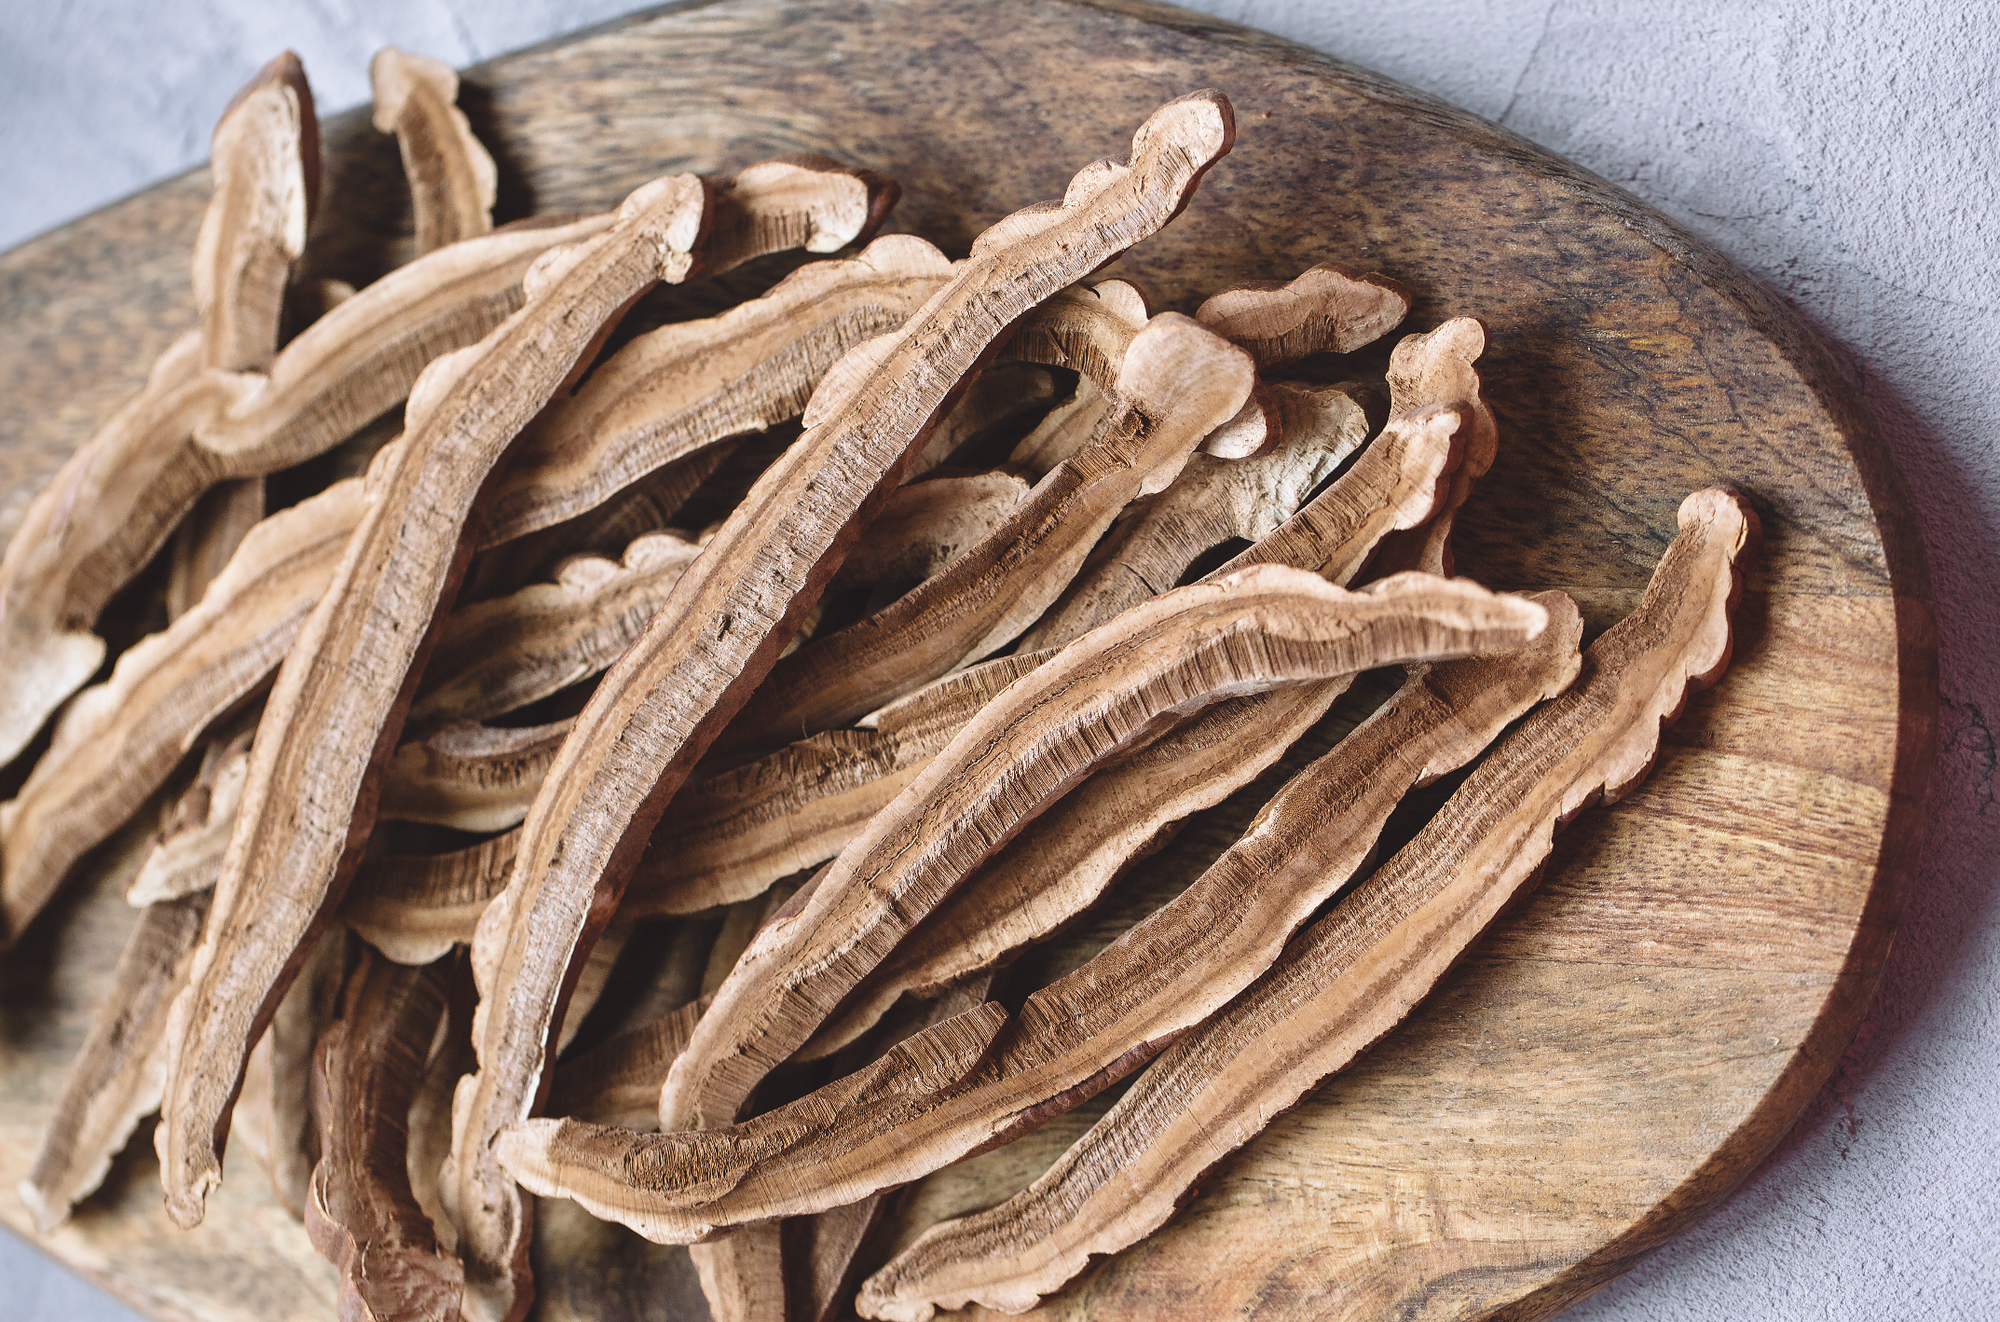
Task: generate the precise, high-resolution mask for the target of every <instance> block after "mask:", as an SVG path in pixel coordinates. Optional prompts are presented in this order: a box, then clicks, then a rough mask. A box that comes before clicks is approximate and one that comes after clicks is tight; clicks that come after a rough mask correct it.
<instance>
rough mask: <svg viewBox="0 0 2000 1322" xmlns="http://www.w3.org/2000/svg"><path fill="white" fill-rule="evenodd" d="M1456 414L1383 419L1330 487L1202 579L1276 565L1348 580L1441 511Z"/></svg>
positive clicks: (1429, 412)
mask: <svg viewBox="0 0 2000 1322" xmlns="http://www.w3.org/2000/svg"><path fill="white" fill-rule="evenodd" d="M1464 416H1465V415H1464V413H1463V412H1462V411H1461V410H1460V409H1459V408H1458V406H1456V405H1442V406H1440V407H1437V408H1430V409H1424V410H1422V411H1421V412H1418V413H1413V414H1407V415H1404V416H1402V417H1392V418H1390V419H1389V425H1388V426H1386V427H1384V428H1383V429H1382V434H1381V435H1380V436H1377V437H1376V438H1375V439H1374V441H1372V442H1371V443H1370V444H1369V445H1368V448H1367V449H1365V450H1363V451H1362V452H1361V455H1360V457H1359V458H1358V459H1356V460H1355V461H1354V464H1353V466H1352V467H1350V468H1349V469H1348V470H1347V471H1346V472H1345V473H1342V474H1341V475H1340V477H1339V478H1337V479H1336V480H1335V481H1334V483H1333V485H1332V486H1330V487H1328V488H1327V489H1326V490H1324V491H1322V492H1320V493H1319V494H1318V495H1317V496H1314V497H1313V498H1312V499H1311V500H1309V501H1307V502H1306V503H1305V506H1304V507H1303V508H1302V509H1300V510H1299V512H1298V513H1296V514H1294V515H1293V516H1292V517H1291V518H1289V519H1286V520H1285V521H1284V522H1283V523H1281V524H1279V525H1278V527H1277V529H1276V530H1275V531H1273V532H1271V533H1268V534H1266V535H1265V536H1264V537H1263V538H1261V539H1260V540H1258V542H1257V543H1256V544H1255V545H1253V546H1251V547H1250V548H1249V549H1248V550H1246V551H1244V552H1243V554H1241V555H1239V556H1237V557H1236V558H1235V559H1233V560H1231V561H1230V562H1229V563H1228V564H1226V565H1224V566H1222V568H1220V569H1218V570H1216V571H1215V573H1213V574H1211V575H1209V578H1210V579H1215V578H1219V577H1220V576H1222V575H1224V574H1233V573H1235V572H1237V571H1238V570H1241V569H1247V568H1249V567H1250V566H1252V565H1268V564H1279V565H1290V566H1292V567H1293V568H1295V569H1310V570H1312V571H1313V572H1315V573H1317V574H1319V575H1320V576H1321V577H1322V578H1325V579H1326V580H1327V581H1328V582H1330V583H1349V582H1352V581H1353V579H1354V576H1355V575H1356V574H1358V573H1360V572H1361V569H1362V566H1363V565H1366V564H1368V563H1369V557H1370V556H1371V555H1372V554H1374V552H1375V551H1376V550H1377V549H1378V548H1380V547H1381V546H1382V545H1383V543H1385V542H1386V541H1387V540H1388V539H1389V538H1390V536H1391V535H1393V534H1394V533H1396V532H1398V531H1400V530H1403V529H1414V528H1418V527H1422V526H1428V524H1427V523H1426V521H1427V520H1430V519H1433V518H1435V517H1436V516H1437V515H1439V514H1440V513H1446V512H1447V511H1444V510H1442V509H1441V508H1440V505H1441V502H1440V499H1439V497H1440V495H1441V494H1442V493H1443V492H1444V491H1445V490H1446V484H1447V483H1448V482H1449V481H1450V478H1451V475H1452V474H1453V473H1454V472H1455V471H1456V469H1455V465H1456V464H1457V463H1458V461H1459V456H1460V450H1459V446H1458V442H1457V437H1458V435H1459V433H1460V432H1461V431H1462V430H1463V425H1462V424H1463V419H1464ZM1447 521H1448V520H1447ZM1377 564H1378V567H1379V560H1378V561H1377Z"/></svg>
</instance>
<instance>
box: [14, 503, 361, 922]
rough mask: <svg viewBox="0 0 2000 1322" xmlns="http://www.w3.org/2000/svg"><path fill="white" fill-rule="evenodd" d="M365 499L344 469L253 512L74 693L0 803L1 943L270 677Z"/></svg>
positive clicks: (330, 575) (322, 587) (336, 560)
mask: <svg viewBox="0 0 2000 1322" xmlns="http://www.w3.org/2000/svg"><path fill="white" fill-rule="evenodd" d="M366 507H367V498H366V494H365V492H364V490H363V484H362V483H361V482H360V481H359V480H355V479H350V480H348V481H346V482H342V483H338V484H336V485H335V486H333V487H330V488H328V489H327V490H326V491H324V492H322V493H320V494H319V495H317V496H315V497H313V498H312V499H310V500H307V501H304V502H302V503H301V504H298V505H294V506H292V507H291V508H290V509H287V510H281V511H280V512H279V513H277V514H275V515H273V516H272V517H270V518H268V519H266V520H264V521H263V522H262V523H260V524H258V525H257V527H256V528H254V529H253V530H252V531H251V534H250V536H249V537H247V538H245V539H244V542H243V545H242V546H240V547H238V548H237V553H236V554H235V555H234V556H232V557H231V559H230V563H229V565H228V567H227V568H225V569H224V571H223V573H222V575H221V576H220V577H219V578H217V579H216V580H215V582H213V583H211V584H210V585H209V588H208V591H207V592H206V593H204V594H203V596H202V599H201V602H200V604H199V605H197V606H196V608H195V609H194V610H193V611H191V612H189V613H188V614H186V615H183V616H181V617H180V618H179V619H178V620H176V621H174V623H173V624H171V625H169V626H168V627H167V628H166V630H164V631H163V632H161V633H157V634H153V635H151V636H149V637H147V638H145V639H144V640H142V641H141V642H139V643H138V644H137V645H135V646H134V647H132V648H131V649H130V650H129V651H127V652H126V653H125V654H124V655H123V656H121V657H119V658H118V664H117V666H115V667H114V668H113V669H112V672H111V678H110V679H108V680H106V681H105V682H104V683H103V684H100V685H97V686H96V687H94V688H91V689H87V690H85V691H84V692H83V693H82V694H80V695H78V697H77V699H76V700H75V701H74V702H72V703H71V704H70V706H69V708H68V709H67V710H66V711H64V713H63V715H62V718H61V719H60V720H59V721H58V722H57V724H56V730H55V735H54V739H53V742H51V744H50V745H49V751H48V753H47V754H45V755H44V756H43V757H42V759H41V760H40V761H39V762H38V763H36V765H35V769H34V771H33V772H32V773H31V774H30V775H29V777H28V779H27V781H26V782H25V783H23V785H22V786H21V791H20V793H19V794H18V795H16V796H15V798H14V799H13V800H12V801H11V802H9V803H7V804H5V805H0V839H4V841H5V845H6V848H5V850H4V858H0V915H4V919H5V933H4V935H5V937H6V939H8V940H12V939H13V938H15V937H17V936H18V935H19V934H20V933H21V931H22V930H23V929H24V928H25V927H26V926H27V924H28V921H29V920H30V919H31V918H33V917H34V915H35V914H36V913H37V912H39V911H40V909H41V907H42V905H43V904H45V903H46V902H47V901H48V899H49V897H50V896H51V895H53V894H54V893H55V891H56V888H57V887H58V886H59V885H60V884H61V882H62V879H63V877H64V875H65V874H66V873H67V872H68V871H69V869H70V867H71V865H72V864H74V863H75V862H76V860H77V859H79V858H81V857H82V856H83V855H84V854H85V853H86V852H88V851H89V850H90V849H91V848H93V847H94V846H95V845H97V843H98V842H99V841H101V840H103V839H104V838H105V837H106V836H108V835H109V834H110V833H111V832H112V831H113V830H116V829H117V827H118V826H119V825H120V824H121V823H123V822H124V821H125V820H126V819H127V818H129V817H131V815H132V814H133V813H134V812H136V811H137V810H138V808H139V805H140V804H141V803H143V802H145V800H146V796H147V795H149V794H151V793H152V792H153V791H154V790H156V789H158V788H159V787H160V786H161V784H163V783H164V782H165V781H166V779H167V777H168V775H169V774H171V773H172V771H173V769H174V767H175V765H176V764H178V763H179V762H180V760H181V758H182V756H183V755H185V754H186V753H187V751H188V750H189V749H190V748H191V747H192V746H193V745H194V743H195V741H196V739H198V738H199V737H200V735H201V732H202V731H203V730H204V729H206V728H207V727H208V725H209V724H210V723H211V722H212V721H214V720H215V719H216V718H218V717H220V716H222V715H223V714H224V713H226V712H228V711H229V710H230V709H231V708H232V707H234V706H235V705H236V704H237V703H238V702H240V701H241V700H242V699H243V698H244V697H246V696H248V695H249V694H250V693H252V692H254V691H255V690H256V689H257V688H258V687H259V686H260V685H262V684H263V683H264V682H265V681H266V680H267V679H269V678H270V676H271V673H272V672H273V671H274V670H276V669H277V667H278V664H279V663H280V662H281V661H282V660H283V659H284V657H285V654H286V652H287V651H289V650H290V648H291V646H292V641H293V639H294V638H296V637H297V636H298V633H299V630H300V629H301V628H302V627H303V625H304V623H305V618H306V616H307V615H308V614H309V613H310V612H311V610H312V608H313V604H314V603H315V602H316V601H317V600H318V599H319V597H320V595H321V593H323V592H324V591H325V590H326V585H327V583H328V582H330V581H331V580H332V578H333V573H334V568H335V566H336V565H337V564H338V563H339V560H340V556H341V554H342V552H343V551H344V550H345V548H346V546H347V539H348V537H349V536H350V534H351V533H352V532H353V530H354V528H355V526H356V524H358V523H359V522H360V519H361V515H362V512H363V511H364V510H365V509H366Z"/></svg>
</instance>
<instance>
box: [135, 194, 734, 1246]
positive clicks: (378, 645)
mask: <svg viewBox="0 0 2000 1322" xmlns="http://www.w3.org/2000/svg"><path fill="white" fill-rule="evenodd" d="M707 219H708V213H707V193H706V190H705V188H704V186H703V185H702V183H701V182H700V181H699V180H697V179H695V178H694V177H693V176H691V175H682V176H677V177H672V178H667V179H660V180H656V181H654V182H653V183H650V184H647V185H646V186H645V187H643V188H641V189H640V190H639V191H638V192H636V193H634V194H633V195H632V196H631V197H630V198H628V199H627V200H626V202H625V205H624V206H623V207H622V208H621V209H620V211H619V216H618V220H617V222H616V223H615V224H614V225H613V226H612V227H611V228H610V229H609V230H607V231H606V232H604V233H603V234H601V235H599V236H598V237H597V238H595V239H591V240H589V241H587V242H585V243H583V244H579V245H577V246H575V247H573V248H564V249H556V250H553V251H551V252H550V253H549V254H548V255H547V256H546V257H545V258H544V259H543V260H542V261H540V262H538V263H537V264H536V266H535V268H534V269H533V270H532V271H530V272H529V274H528V276H527V277H526V279H525V287H526V289H527V291H528V301H527V302H526V304H524V305H523V307H522V309H521V311H520V312H518V313H515V314H514V315H513V316H512V317H510V318H508V319H507V321H505V322H503V323H502V324H501V325H500V326H499V327H498V328H496V329H495V330H494V331H493V332H492V334H490V335H489V336H488V337H487V338H486V339H485V340H483V341H481V342H480V343H479V344H478V345H476V346H473V347H471V348H468V349H461V350H458V351H456V352H454V353H452V354H449V355H447V356H445V357H444V358H442V359H439V360H438V361H437V362H435V363H433V364H432V365H431V366H430V367H428V368H426V369H425V374H424V376H423V378H422V379H420V380H419V381H418V382H417V385H416V386H415V387H414V388H413V389H412V392H411V400H410V404H409V407H408V409H407V410H406V417H405V432H404V437H403V441H402V444H401V445H400V447H398V449H397V452H396V453H395V454H394V455H393V456H392V457H391V458H390V459H389V460H388V462H387V464H386V471H385V472H384V474H383V477H382V480H381V483H380V487H379V490H377V491H375V492H373V493H371V499H370V501H369V504H368V509H367V512H366V514H365V515H364V516H363V518H362V521H361V523H360V526H359V527H357V528H356V529H355V532H354V535H353V538H352V540H351V541H350V542H349V544H348V549H347V553H346V554H345V556H344V557H343V558H342V560H341V562H340V566H339V568H338V570H337V571H336V573H335V575H334V578H333V582H332V583H331V585H330V586H329V587H328V589H327V591H326V593H325V594H324V595H323V596H322V597H321V598H320V602H319V604H318V606H317V607H316V608H315V609H314V611H313V613H312V615H311V616H310V617H309V618H308V620H307V622H306V624H305V626H304V629H303V630H302V632H301V634H300V637H299V639H298V641H297V643H296V644H295V645H294V648H293V650H292V652H291V654H290V660H289V663H288V664H286V665H284V666H282V667H281V668H280V670H279V672H278V680H277V683H276V686H275V687H274V689H273V691H272V694H271V697H270V699H269V701H268V702H267V703H266V705H265V709H264V719H263V721H262V722H261V723H260V724H259V726H258V733H259V737H258V738H257V740H256V741H255V742H254V743H253V744H252V746H251V761H250V777H249V782H248V785H247V787H246V789H245V791H244V796H243V804H242V807H241V809H240V810H239V811H238V813H237V819H236V830H235V834H234V835H233V836H232V837H231V839H230V847H229V852H228V854H227V856H226V858H225V860H224V864H223V870H222V877H221V879H220V881H219V882H218V883H217V892H216V907H215V909H214V911H213V912H212V913H211V915H210V925H209V932H208V933H207V935H206V936H205V938H204V940H203V942H202V947H201V952H200V953H199V954H198V955H197V956H196V959H195V970H194V975H193V977H192V979H191V980H190V982H189V986H188V989H187V990H186V992H184V993H183V994H182V996H181V998H180V1000H179V1001H178V1002H177V1005H176V1009H175V1013H174V1021H173V1023H174V1030H173V1034H172V1036H173V1040H174V1055H173V1065H172V1068H171V1072H170V1077H169V1082H168V1086H167V1101H166V1106H165V1108H164V1113H163V1114H164V1119H163V1121H162V1123H161V1125H160V1128H159V1129H158V1130H157V1131H156V1138H157V1145H158V1146H159V1148H160V1151H161V1154H162V1160H161V1178H162V1182H163V1183H164V1184H165V1185H166V1188H167V1201H168V1209H169V1212H170V1213H171V1214H172V1215H173V1217H174V1219H175V1220H176V1221H177V1222H179V1223H180V1224H181V1225H184V1226H189V1225H194V1224H196V1223H198V1222H199V1221H200V1219H201V1214H202V1201H203V1199H204V1198H205V1196H206V1194H207V1191H208V1190H209V1189H210V1188H212V1187H213V1186H214V1184H215V1183H216V1182H217V1181H218V1180H219V1179H220V1178H221V1162H220V1152H221V1148H222V1145H223V1144H224V1143H225V1142H226V1141H227V1138H228V1119H229V1108H230V1105H231V1104H232V1102H233V1101H234V1097H235V1093H236V1089H237V1085H238V1080H239V1078H240V1077H241V1074H242V1069H243V1057H244V1054H245V1052H246V1051H247V1050H248V1048H249V1043H250V1042H252V1041H254V1040H255V1038H256V1036H257V1030H258V1029H259V1028H260V1027H261V1025H262V1024H263V1023H264V1022H265V1020H266V1019H267V1018H268V1017H269V1015H270V1013H271V1011H272V1009H273V1008H274V1007H275V1004H276V1002H277V1001H278V1000H279V999H280V998H281V997H282V996H283V994H284V990H285V987H286V984H287V983H288V981H289V979H290V973H291V970H292V967H293V966H294V954H293V952H294V951H295V950H297V949H298V948H299V947H301V946H302V945H305V944H307V943H309V942H310V941H311V940H312V938H313V936H314V934H315V933H316V931H317V930H318V929H319V927H321V926H322V925H323V924H324V922H325V921H326V918H327V916H328V912H329V910H330V909H332V908H334V907H337V906H338V904H339V901H340V895H341V892H342V891H343V890H345V888H346V882H347V879H348V877H349V876H350V875H351V873H352V871H353V866H354V864H355V863H356V862H358V861H359V854H360V846H361V844H362V842H363V841H364V840H365V839H366V836H367V833H368V830H369V828H370V827H371V826H372V825H373V818H374V811H373V808H374V797H375V796H374V793H373V791H374V788H375V786H374V784H373V783H371V782H373V781H374V780H375V778H376V776H375V773H376V772H377V771H378V768H379V764H380V763H382V762H385V761H387V759H388V754H389V752H390V750H391V749H393V747H394V741H395V737H396V734H397V733H398V732H399V729H400V727H401V724H402V720H401V718H402V716H403V714H404V712H405V711H406V710H407V708H408V703H409V700H410V693H409V689H410V684H409V682H408V679H409V677H410V676H411V672H412V670H413V663H414V662H415V661H416V660H417V658H418V655H419V653H420V651H421V650H422V648H423V647H424V646H425V644H426V640H427V639H428V638H429V637H430V636H431V634H432V632H433V631H432V619H431V617H432V614H433V612H434V611H435V610H436V609H437V606H438V603H439V601H440V599H441V598H446V597H448V594H449V593H450V592H451V590H452V589H454V588H455V587H456V584H457V580H458V578H459V576H460V575H462V574H463V572H464V570H465V565H466V560H467V558H468V556H469V553H470V552H469V548H468V549H467V550H466V551H464V552H461V551H460V550H459V544H460V540H461V539H460V536H459V533H460V529H461V527H462V525H463V521H464V518H465V515H466V512H467V511H468V509H469V508H470V506H471V503H472V500H473V498H474V496H475V495H476V494H477V492H478V488H479V485H480V483H481V481H482V480H483V479H484V477H485V474H486V471H487V469H488V468H489V467H490V466H491V464H492V462H493V461H494V460H495V459H497V458H498V457H499V455H500V453H501V452H502V451H503V450H504V449H505V448H506V446H507V444H508V443H509V442H511V441H512V440H513V438H514V436H515V435H516V434H518V432H519V430H520V428H521V427H522V426H523V425H525V423H526V422H527V421H528V419H529V418H531V417H533V416H534V414H535V413H536V412H537V411H539V410H540V408H541V407H542V406H543V405H544V404H545V403H546V402H547V401H548V399H549V397H550V396H551V395H553V394H554V393H555V391H556V390H557V389H558V388H559V387H560V386H561V385H562V384H563V381H564V379H565V378H566V377H567V376H568V375H569V373H570V372H571V370H572V369H573V368H574V366H575V364H576V361H577V355H579V354H581V353H582V352H583V350H584V349H585V348H586V347H588V345H589V344H590V342H591V341H592V340H593V339H594V338H595V337H596V335H597V332H598V329H599V327H600V325H601V324H602V323H603V322H604V321H606V320H608V319H610V318H611V317H613V316H615V315H616V314H618V313H619V312H620V311H621V310H622V309H624V308H625V307H627V306H629V305H630V303H631V301H632V300H633V299H634V298H635V297H636V296H637V295H638V294H640V293H642V292H643V291H644V290H645V289H646V288H647V287H648V286H649V285H651V284H652V283H654V282H655V281H657V280H660V279H663V278H665V279H675V280H678V279H680V278H681V277H683V276H684V275H686V274H687V272H688V271H689V270H690V269H691V268H692V267H693V266H694V264H695V262H696V261H698V260H699V251H698V241H699V240H700V239H701V237H702V233H703V230H704V228H705V227H706V224H707ZM463 246H467V245H454V247H463ZM449 251H452V249H445V250H441V253H440V255H442V252H449ZM361 297H362V296H361V295H358V294H357V295H356V296H355V297H354V298H353V299H350V300H349V301H348V302H347V303H345V304H343V305H342V308H341V309H335V312H334V315H335V316H338V315H339V312H340V311H341V310H342V309H344V308H346V307H351V306H353V305H354V303H356V302H359V301H360V299H361ZM329 319H330V318H329ZM322 324H324V323H322ZM378 462H381V460H380V459H379V458H378Z"/></svg>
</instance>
